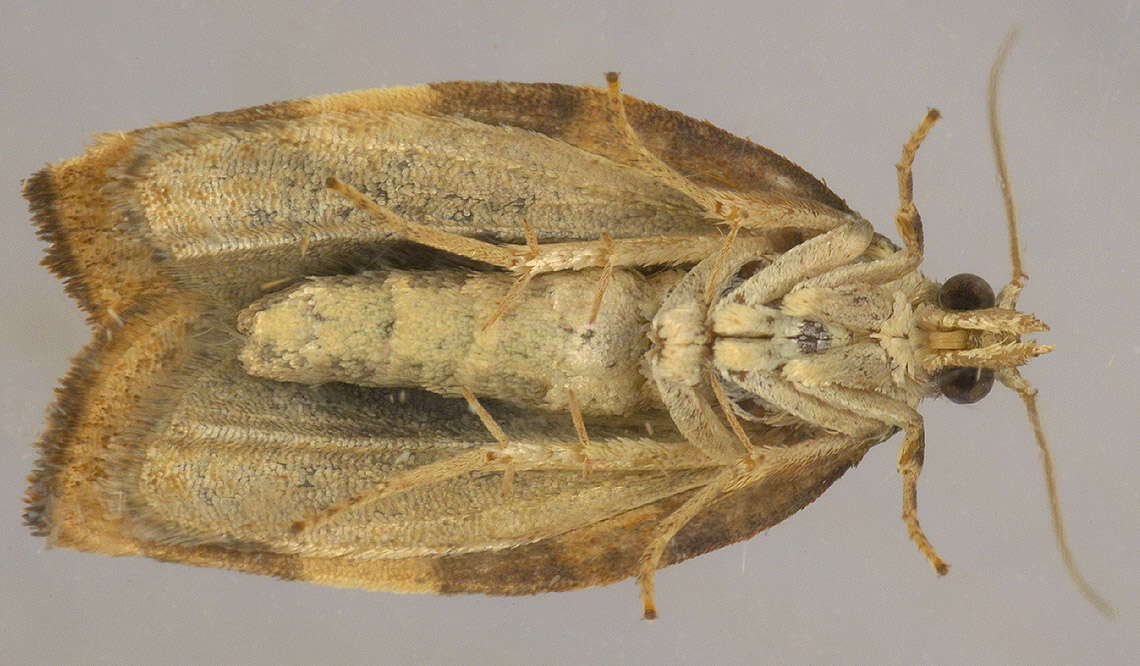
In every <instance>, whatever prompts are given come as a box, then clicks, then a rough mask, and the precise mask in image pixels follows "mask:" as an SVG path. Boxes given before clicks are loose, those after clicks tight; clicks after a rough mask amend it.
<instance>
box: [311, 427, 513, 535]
mask: <svg viewBox="0 0 1140 666" xmlns="http://www.w3.org/2000/svg"><path fill="white" fill-rule="evenodd" d="M495 453H496V451H495V449H494V448H479V449H476V450H474V451H470V452H468V453H463V454H460V455H457V456H454V457H452V458H448V459H446V460H441V461H439V462H436V463H432V464H430V465H424V466H423V467H418V468H416V469H413V470H411V471H409V472H406V473H404V474H400V475H397V476H396V477H394V478H393V479H392V480H391V481H388V482H387V483H380V484H377V485H375V486H373V487H372V488H369V489H368V490H365V491H364V492H362V493H359V494H357V495H353V496H352V497H349V498H347V499H344V500H341V501H339V502H336V503H334V504H331V505H329V506H328V507H327V508H325V509H324V510H323V511H321V512H320V513H318V514H317V515H315V516H312V517H310V518H307V519H304V520H298V521H296V522H294V523H293V524H292V525H291V526H290V531H291V532H293V533H294V534H300V533H302V532H305V531H308V530H311V529H313V528H316V527H320V526H321V525H323V524H325V523H327V522H329V521H330V520H332V519H333V518H336V517H337V516H338V515H340V514H341V513H344V512H345V511H348V510H350V509H354V508H357V507H361V506H366V505H368V504H372V503H373V502H378V501H380V500H382V499H384V498H385V497H390V496H391V495H395V494H397V493H402V492H404V491H406V490H411V489H412V488H418V487H420V486H426V485H431V484H433V483H439V482H441V481H446V480H448V479H454V478H455V477H457V476H460V475H463V474H467V473H468V472H474V471H476V470H481V469H486V468H487V467H488V464H489V463H492V462H494V461H495Z"/></svg>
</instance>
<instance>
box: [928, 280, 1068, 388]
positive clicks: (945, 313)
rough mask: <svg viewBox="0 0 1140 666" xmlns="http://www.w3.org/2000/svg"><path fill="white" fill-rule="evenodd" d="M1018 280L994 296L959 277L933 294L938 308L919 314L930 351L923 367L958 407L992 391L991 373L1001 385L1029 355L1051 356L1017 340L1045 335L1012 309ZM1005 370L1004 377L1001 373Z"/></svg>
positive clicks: (982, 284)
mask: <svg viewBox="0 0 1140 666" xmlns="http://www.w3.org/2000/svg"><path fill="white" fill-rule="evenodd" d="M1022 284H1023V276H1019V279H1016V280H1013V281H1011V282H1010V284H1008V285H1006V286H1005V287H1004V288H1003V289H1002V291H1001V294H1000V297H999V296H995V294H994V290H993V289H992V288H991V287H990V285H989V284H988V283H987V282H986V281H985V280H983V279H982V278H980V277H978V276H977V275H973V274H971V273H960V274H958V275H955V276H954V277H952V278H950V279H949V280H947V281H946V282H944V283H942V285H941V286H940V287H939V289H938V296H937V303H934V304H928V305H927V306H926V307H924V308H922V309H921V310H920V312H919V326H920V327H921V328H922V329H924V330H925V331H926V334H927V342H928V350H929V352H928V353H927V354H926V356H925V357H924V358H923V365H924V367H925V369H926V371H927V372H928V373H930V375H931V376H932V377H934V381H935V383H936V384H937V386H938V390H939V392H941V393H942V395H944V396H946V397H947V398H949V399H950V400H952V401H954V402H957V403H973V402H977V401H979V400H981V399H982V398H984V397H985V396H986V394H988V393H989V391H990V388H991V387H992V386H993V383H994V377H995V372H1001V373H1002V377H1003V383H1006V384H1010V382H1009V381H1005V380H1006V378H1007V376H1008V378H1009V379H1012V375H1011V374H1010V373H1016V371H1015V370H1013V368H1016V367H1017V366H1019V365H1021V364H1023V363H1025V362H1026V361H1028V360H1029V359H1031V358H1033V357H1034V356H1039V355H1041V354H1044V353H1045V352H1048V351H1052V350H1053V346H1052V345H1042V344H1038V343H1037V341H1036V340H1022V336H1023V335H1026V334H1029V333H1036V332H1041V331H1047V330H1049V327H1048V326H1046V325H1045V324H1044V323H1042V322H1041V320H1039V319H1037V318H1036V317H1034V316H1033V315H1029V314H1025V313H1022V312H1019V311H1018V310H1017V309H1016V305H1017V295H1018V293H1019V292H1020V291H1021V285H1022ZM1002 371H1005V372H1002Z"/></svg>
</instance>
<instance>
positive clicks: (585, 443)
mask: <svg viewBox="0 0 1140 666" xmlns="http://www.w3.org/2000/svg"><path fill="white" fill-rule="evenodd" d="M567 395H568V397H569V398H570V418H571V419H572V420H573V421H574V431H575V432H577V433H578V444H579V445H580V446H581V447H582V472H583V476H585V477H589V476H590V471H591V469H592V467H593V461H591V460H590V454H589V453H588V451H589V450H590V435H589V433H587V432H586V419H584V418H583V417H582V408H581V407H580V406H579V405H578V394H577V393H575V392H574V389H568V390H567Z"/></svg>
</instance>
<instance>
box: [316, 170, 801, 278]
mask: <svg viewBox="0 0 1140 666" xmlns="http://www.w3.org/2000/svg"><path fill="white" fill-rule="evenodd" d="M326 186H327V187H328V188H329V189H331V190H333V191H335V192H337V193H339V194H341V195H343V196H345V197H346V198H348V199H349V200H350V201H352V202H353V203H354V204H355V205H356V206H357V207H358V208H360V209H361V210H364V211H365V212H367V213H368V214H370V215H372V216H374V217H376V218H377V219H379V220H381V221H383V222H384V223H385V224H386V225H388V226H389V227H391V228H392V229H393V230H395V231H397V232H399V233H400V234H402V235H404V236H406V237H407V238H408V240H411V241H413V242H416V243H420V244H421V245H426V246H428V247H433V248H436V249H438V250H443V251H445V252H450V253H452V254H457V255H459V256H461V257H467V258H469V259H473V260H475V261H481V262H483V263H486V264H491V265H492V266H498V267H500V268H505V269H507V270H509V271H511V272H513V273H515V274H516V275H523V274H526V273H527V272H531V273H534V274H535V275H537V274H540V273H553V272H557V271H566V270H574V271H577V270H583V269H586V268H605V267H606V266H607V265H608V264H610V263H612V264H613V266H614V267H615V268H623V267H631V266H632V267H641V266H675V265H680V264H689V263H696V262H698V261H700V260H702V259H704V258H705V257H707V256H709V255H710V254H713V253H715V252H716V251H717V249H718V248H720V247H721V244H722V240H721V239H720V237H719V236H716V235H705V236H688V237H685V236H668V237H657V238H617V239H611V240H610V241H608V242H607V241H605V240H602V239H599V240H597V241H578V242H565V243H548V244H546V245H541V246H536V245H534V244H530V243H528V244H527V245H514V244H503V245H496V244H494V243H487V242H484V241H480V240H476V239H474V238H468V237H466V236H462V235H460V234H455V233H451V232H448V231H441V230H439V229H436V228H434V227H431V226H428V225H426V224H419V223H417V222H412V221H411V220H406V219H404V218H403V217H401V216H400V215H397V214H396V213H394V212H393V211H391V210H388V209H387V208H384V207H383V206H381V205H379V204H377V203H376V202H374V201H372V200H371V199H369V198H368V197H367V196H365V195H364V194H363V193H362V192H360V190H358V189H356V188H355V187H353V186H352V185H349V184H348V183H345V182H342V181H340V180H338V179H337V178H335V177H330V178H329V179H328V180H327V182H326ZM744 241H748V242H749V245H748V247H749V248H750V249H751V250H752V251H753V252H756V253H757V254H762V253H764V252H774V251H778V250H779V249H781V248H778V247H777V246H776V244H775V243H773V242H772V241H771V240H770V239H766V238H763V237H760V236H755V237H750V238H747V239H740V240H739V241H738V242H737V243H738V244H740V243H742V242H744Z"/></svg>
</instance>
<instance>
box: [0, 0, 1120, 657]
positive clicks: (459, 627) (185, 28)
mask: <svg viewBox="0 0 1140 666" xmlns="http://www.w3.org/2000/svg"><path fill="white" fill-rule="evenodd" d="M1066 4H1068V3H1062V2H1055V3H1048V4H1043V5H1035V4H1032V3H1019V2H1013V3H992V2H962V3H948V2H930V3H911V2H905V3H903V2H899V3H858V2H854V3H853V2H845V3H836V4H834V5H826V4H823V5H816V4H811V3H808V4H804V3H797V4H796V5H790V4H777V3H753V2H738V3H730V4H723V5H712V4H709V5H707V6H704V5H702V4H700V3H678V4H677V5H675V6H668V5H660V6H657V5H653V4H651V3H646V2H637V3H632V4H628V5H626V4H624V3H595V2H586V1H580V2H576V3H573V4H572V5H570V6H567V7H564V8H560V9H552V8H545V7H539V6H537V4H534V5H532V4H531V3H509V2H504V3H499V4H486V5H476V4H475V3H471V4H460V3H454V4H441V5H435V6H418V3H416V4H413V3H408V4H384V3H376V4H370V5H368V7H367V8H357V7H354V6H352V5H351V4H349V3H345V4H327V5H321V6H319V7H304V6H301V5H298V4H293V3H277V2H250V3H217V4H214V3H209V4H201V5H195V4H194V3H179V6H178V7H177V8H168V7H159V6H157V5H155V6H150V5H135V4H131V3H91V5H90V6H86V5H83V6H80V5H79V4H78V3H66V4H63V3H60V4H57V5H54V6H53V4H52V3H36V4H35V5H32V4H31V3H28V4H26V5H25V4H23V3H20V4H19V5H17V4H16V3H5V5H6V6H5V7H4V8H3V11H2V15H3V21H2V24H0V49H2V51H3V57H2V58H0V63H2V66H3V68H4V71H3V75H2V76H0V96H2V99H3V100H4V104H3V105H2V108H0V114H3V120H2V122H0V127H2V128H3V132H4V134H3V146H2V148H0V154H2V155H3V156H4V159H3V160H2V162H0V169H2V170H3V174H2V175H0V183H2V184H3V188H2V189H0V192H3V196H0V205H3V210H4V214H3V224H4V225H5V226H4V242H3V243H0V253H2V259H0V266H2V270H3V288H2V289H0V298H2V299H3V300H2V302H0V311H2V312H3V321H2V323H0V336H2V341H0V350H2V352H0V353H2V362H3V366H2V369H0V371H2V373H3V377H4V381H3V385H2V386H3V389H2V391H3V393H2V394H0V405H2V406H3V409H4V418H3V419H2V420H0V424H2V428H3V431H2V432H3V445H2V446H0V455H2V456H3V458H2V461H0V507H3V509H4V510H3V511H0V531H2V533H3V538H2V540H0V543H2V548H3V551H2V552H3V556H2V557H3V565H2V567H0V589H2V590H3V603H0V662H4V663H28V662H80V661H82V662H107V663H110V662H127V663H141V662H214V661H220V662H262V663H265V662H282V663H302V662H309V661H318V660H320V661H332V662H371V661H393V662H410V661H427V662H443V661H464V662H495V663H507V662H531V661H541V662H563V661H592V662H649V661H653V662H658V663H662V662H664V663H669V662H687V661H697V660H701V661H710V662H711V661H716V662H743V661H746V660H747V661H750V662H761V663H765V662H788V663H794V662H801V663H805V662H814V663H821V662H837V661H842V662H853V663H888V662H895V663H915V662H959V663H963V662H989V663H1003V662H1004V663H1008V662H1023V663H1024V662H1038V663H1066V662H1068V663H1074V662H1084V663H1094V662H1097V663H1124V662H1126V661H1130V658H1129V657H1128V655H1129V654H1131V655H1132V659H1134V658H1135V656H1136V654H1137V648H1138V646H1140V643H1138V641H1140V639H1138V638H1137V635H1138V626H1140V625H1138V622H1137V617H1138V613H1140V585H1138V581H1140V575H1138V574H1137V555H1140V491H1138V490H1137V488H1138V487H1140V485H1138V484H1137V472H1138V471H1140V450H1138V447H1137V439H1138V438H1137V431H1138V428H1140V420H1138V417H1137V388H1138V386H1137V379H1136V378H1137V376H1138V373H1140V338H1138V337H1137V336H1138V335H1140V316H1138V315H1137V300H1138V299H1137V288H1136V282H1135V281H1136V273H1137V271H1136V269H1137V235H1138V234H1137V210H1140V194H1138V191H1140V187H1138V185H1140V183H1138V181H1137V174H1138V173H1140V141H1138V138H1137V137H1138V130H1140V120H1138V118H1140V111H1138V109H1140V74H1138V72H1140V8H1138V7H1137V6H1136V4H1135V3H1124V2H1122V3H1113V2H1094V3H1087V4H1086V6H1084V7H1082V8H1079V9H1069V8H1066V7H1064V6H1063V5H1066ZM954 5H957V6H954ZM1014 24H1016V25H1019V26H1020V27H1021V28H1022V29H1023V30H1022V38H1021V40H1020V42H1019V44H1018V46H1017V47H1016V49H1015V51H1014V52H1013V55H1012V59H1011V62H1010V64H1009V68H1008V70H1007V77H1006V80H1005V88H1004V91H1003V93H1002V96H1001V105H1002V109H1003V112H1004V127H1005V131H1006V139H1007V149H1008V154H1009V159H1010V167H1011V173H1012V178H1013V186H1014V191H1015V194H1016V195H1017V198H1018V204H1019V206H1020V212H1021V215H1022V225H1023V226H1022V231H1023V234H1024V245H1025V260H1026V267H1027V270H1028V272H1029V273H1030V274H1031V275H1032V276H1033V280H1032V281H1031V283H1030V285H1029V287H1028V289H1027V290H1026V292H1025V294H1024V296H1023V298H1022V305H1023V306H1024V309H1026V310H1029V311H1034V312H1036V313H1037V314H1039V315H1040V316H1041V317H1042V318H1044V319H1045V320H1046V321H1048V322H1050V323H1051V324H1052V326H1053V331H1052V332H1051V333H1048V334H1046V335H1044V336H1042V340H1043V341H1048V342H1051V343H1054V344H1056V345H1057V346H1058V351H1056V352H1055V353H1053V354H1051V355H1049V356H1047V357H1044V358H1042V359H1039V360H1037V361H1036V362H1035V363H1034V364H1033V365H1032V366H1031V367H1029V368H1028V370H1027V372H1026V375H1027V377H1029V378H1030V380H1031V381H1033V382H1035V383H1036V384H1037V385H1038V386H1039V387H1040V389H1041V396H1042V397H1041V406H1042V411H1043V414H1044V419H1045V424H1046V428H1047V431H1048V433H1049V436H1050V438H1051V441H1052V443H1053V446H1054V450H1055V455H1056V462H1057V467H1058V471H1059V482H1060V489H1061V497H1062V501H1063V506H1064V511H1065V515H1066V517H1067V519H1068V527H1069V531H1070V534H1071V537H1072V541H1073V544H1074V548H1075V551H1076V554H1077V558H1078V561H1079V562H1080V563H1081V564H1082V566H1083V567H1084V570H1085V571H1086V572H1087V574H1088V576H1089V578H1090V579H1091V580H1092V581H1093V582H1094V584H1095V585H1096V586H1097V587H1098V588H1100V589H1101V590H1102V591H1103V592H1104V593H1105V594H1106V595H1107V596H1108V597H1109V598H1110V599H1111V600H1112V601H1113V602H1114V603H1115V604H1116V606H1117V607H1118V610H1119V611H1120V616H1119V617H1118V618H1117V619H1116V620H1115V621H1113V622H1109V621H1106V620H1105V619H1104V618H1102V617H1100V616H1099V615H1097V614H1096V613H1095V612H1094V611H1093V610H1092V609H1091V608H1090V607H1089V606H1088V605H1087V604H1085V603H1084V602H1083V601H1082V599H1081V598H1080V597H1079V596H1078V595H1077V594H1076V592H1075V591H1074V588H1073V586H1072V585H1071V584H1070V583H1069V581H1068V579H1067V578H1066V576H1065V573H1064V570H1063V569H1062V567H1061V563H1060V558H1059V556H1058V554H1057V551H1056V550H1055V548H1054V546H1053V541H1052V535H1051V533H1050V529H1049V522H1048V510H1047V505H1046V500H1045V496H1044V493H1043V483H1042V477H1041V472H1040V468H1039V464H1038V454H1037V452H1036V451H1035V449H1034V445H1033V442H1032V439H1031V435H1030V431H1029V426H1028V424H1027V422H1026V420H1025V417H1024V416H1023V412H1022V409H1021V407H1020V403H1019V401H1018V400H1017V399H1016V397H1015V396H1013V395H1012V394H1011V393H1010V392H1008V391H1005V390H1001V389H995V390H994V393H993V395H992V396H991V397H990V398H989V399H988V400H986V401H983V402H981V403H979V404H977V405H974V406H969V407H956V406H954V405H951V404H949V403H947V402H945V401H942V402H939V403H936V404H928V405H925V406H924V408H923V411H924V413H925V415H926V419H927V420H926V427H927V462H926V470H925V473H924V475H923V477H922V480H921V482H920V493H921V516H922V520H923V525H924V526H925V527H926V529H927V533H928V534H929V535H930V537H931V539H932V540H933V541H934V543H935V544H936V545H937V546H938V548H939V549H940V550H941V551H942V553H943V554H944V555H945V556H946V557H947V558H948V559H949V561H950V562H951V564H952V565H953V568H952V570H951V572H950V575H949V576H948V577H946V578H945V579H941V580H940V579H937V578H936V577H935V576H934V574H933V573H932V572H931V571H930V569H929V567H928V566H927V564H926V563H925V561H924V560H923V559H922V558H921V557H920V556H919V555H918V553H917V552H916V551H915V549H914V547H913V546H911V544H910V542H909V541H908V540H907V538H906V533H905V530H904V529H903V525H902V522H901V521H900V520H899V517H898V514H899V506H900V499H899V498H900V490H899V487H900V484H899V480H898V478H897V477H896V474H895V471H894V459H895V453H896V450H897V444H898V440H897V439H895V440H892V441H891V442H889V443H886V444H883V445H881V446H879V447H878V448H877V449H875V450H874V451H872V452H871V454H870V455H868V456H867V458H866V459H865V461H864V462H863V463H862V465H861V466H860V467H859V468H858V469H857V470H854V471H852V472H850V473H849V474H848V476H847V477H846V478H844V479H843V480H841V481H840V482H839V483H838V484H836V486H835V487H834V488H833V489H832V490H830V491H829V492H828V493H827V494H826V495H825V496H824V497H823V498H822V499H821V500H819V501H818V502H817V503H816V504H814V505H813V506H811V507H810V508H809V509H808V510H806V511H804V512H803V513H801V514H799V515H797V516H795V517H793V518H792V519H790V520H788V521H787V522H785V523H784V524H781V525H779V526H777V527H776V528H774V529H772V530H771V531H770V532H768V533H767V534H765V535H762V536H760V537H758V538H756V539H754V540H752V541H750V542H748V543H744V544H740V545H737V546H735V547H731V548H726V549H724V550H721V551H719V552H716V553H713V554H710V555H707V556H704V557H701V558H698V559H696V560H693V561H690V562H688V563H685V564H683V565H680V566H677V567H673V568H671V569H669V570H666V571H664V572H662V573H661V574H660V575H659V577H658V589H659V596H658V602H659V606H660V608H661V611H662V614H663V617H662V619H661V620H659V621H657V622H655V623H645V622H642V621H641V620H639V619H638V601H637V594H636V590H635V586H634V584H633V583H632V582H628V581H627V582H623V583H619V584H616V585H612V586H610V587H607V588H603V589H593V590H586V591H581V592H574V593H566V594H558V595H544V596H540V597H534V598H507V599H502V598H487V597H457V598H434V597H422V596H421V597H405V596H398V595H391V594H383V593H366V592H361V591H353V590H337V589H331V588H322V587H317V586H313V585H307V584H300V583H284V582H279V581H276V580H272V579H267V578H259V577H255V576H249V575H245V574H238V573H231V572H225V571H218V570H210V569H197V568H192V567H187V566H179V565H172V564H162V563H158V562H152V561H148V560H142V559H135V558H124V559H112V558H108V557H101V556H95V555H85V554H79V553H75V552H71V551H66V550H46V551H45V549H44V546H43V543H42V542H41V541H40V540H38V539H34V538H32V537H31V536H29V534H28V532H27V530H26V529H25V528H24V527H23V526H22V525H21V520H20V511H21V501H20V498H21V495H22V493H23V490H24V481H23V477H24V475H25V474H26V473H27V472H28V471H29V470H30V469H31V467H32V464H33V460H34V458H35V455H36V454H35V452H34V451H33V447H32V443H33V442H34V441H35V439H36V437H37V435H38V433H39V431H40V429H41V427H42V423H43V414H44V411H45V408H46V406H47V405H48V404H49V403H50V402H51V400H52V390H53V388H54V387H55V385H56V378H57V377H59V376H60V375H62V373H63V372H64V371H65V370H66V367H67V357H68V355H69V354H72V353H74V352H75V351H77V350H78V349H79V348H80V347H81V346H82V345H83V344H84V343H85V342H86V341H87V339H88V336H89V333H88V332H87V330H86V328H85V326H84V324H83V320H82V317H81V316H80V314H79V312H78V310H77V309H76V308H75V307H74V306H73V304H72V303H71V302H69V300H68V299H67V298H66V297H65V296H64V295H63V293H62V290H61V286H60V284H59V283H58V282H57V281H56V280H55V279H54V278H52V277H51V276H50V275H49V274H48V273H47V272H46V271H45V270H44V269H42V268H41V267H39V266H37V262H38V260H39V258H40V256H41V255H42V251H43V247H42V245H41V244H40V243H39V242H38V241H37V240H36V239H35V237H34V235H33V232H32V228H31V226H30V224H29V223H28V215H27V211H26V208H25V204H24V202H23V201H22V200H21V199H20V197H19V181H20V179H21V178H23V177H25V176H26V175H28V174H29V173H31V172H32V171H33V170H35V169H37V168H39V167H40V166H41V165H42V164H43V163H45V162H47V161H55V160H58V159H62V158H65V157H70V156H72V155H76V154H78V153H79V152H81V150H82V146H83V142H84V141H85V140H86V138H87V137H88V136H89V135H90V134H91V133H93V132H96V131H106V130H116V129H129V128H133V127H138V126H142V125H147V124H150V123H154V122H158V121H165V120H177V119H181V118H185V117H188V116H191V115H195V114H200V113H206V112H210V111H219V110H226V109H233V108H238V107H243V106H248V105H253V104H258V103H262V102H268V101H272V100H278V99H287V98H293V97H302V96H306V95H313V94H318V93H327V92H339V91H343V90H351V89H356V88H364V87H378V86H388V85H395V84H410V83H420V82H427V81H437V80H450V79H507V80H518V81H559V82H565V83H575V84H600V83H601V81H602V72H603V71H606V70H609V69H617V70H620V71H621V72H622V73H623V77H624V84H625V87H626V91H627V92H629V93H630V94H633V95H635V96H638V97H641V98H644V99H648V100H651V101H654V102H657V103H660V104H663V105H665V106H667V107H670V108H673V109H677V110H680V111H683V112H685V113H688V114H690V115H693V116H696V117H698V118H707V119H709V120H711V121H712V122H714V123H715V124H717V125H719V126H721V127H723V128H725V129H728V130H730V131H732V132H735V133H737V134H740V135H747V136H750V137H752V138H753V139H754V140H756V141H758V142H760V143H762V144H764V145H766V146H768V147H770V148H772V149H773V150H775V151H777V152H779V153H781V154H783V155H786V156H788V157H790V158H791V159H793V160H794V161H796V162H798V163H799V164H801V165H802V166H804V167H805V168H806V169H808V170H809V171H811V172H812V173H814V174H816V175H817V176H819V177H821V178H825V179H826V180H827V182H828V183H829V184H830V185H831V187H832V188H833V189H834V190H835V191H836V192H838V193H839V194H840V195H841V196H844V197H846V198H847V200H848V202H849V203H850V204H851V205H852V206H853V207H854V208H856V209H857V210H859V211H861V212H862V213H863V214H864V215H865V216H866V217H867V218H868V219H870V220H872V221H873V222H875V224H876V226H878V227H879V228H880V229H881V230H885V231H887V232H888V233H890V234H891V235H893V223H892V215H893V212H894V207H895V204H896V201H897V199H896V190H895V172H894V167H893V165H894V162H895V160H896V159H897V156H898V152H899V148H900V146H901V144H902V141H903V140H904V139H905V137H906V136H907V134H908V132H910V130H911V128H912V127H913V126H914V125H915V124H916V123H917V122H918V120H919V119H920V118H921V116H922V114H923V113H924V111H925V110H926V108H927V106H937V107H939V108H940V109H941V110H942V112H943V113H944V116H945V119H944V120H943V122H942V123H940V124H939V126H938V127H937V128H936V129H935V131H934V133H933V135H932V136H931V137H930V139H929V141H928V142H927V144H926V145H925V146H924V148H923V150H922V151H921V152H920V154H919V157H918V162H917V166H916V174H917V186H916V187H917V190H916V191H917V200H918V205H919V207H920V209H921V211H922V212H923V214H924V219H925V220H926V229H927V243H928V246H927V248H928V259H927V261H926V264H925V269H926V271H927V272H928V273H929V274H931V275H933V276H937V277H940V278H941V277H945V276H948V275H950V274H952V273H956V272H959V271H973V272H977V273H980V274H982V275H984V276H986V277H987V278H989V279H990V280H991V281H992V282H994V283H996V284H1001V283H1004V281H1005V280H1006V279H1007V276H1008V271H1009V268H1008V259H1007V257H1006V251H1005V243H1006V239H1005V231H1004V226H1003V221H1002V208H1001V202H1000V199H999V197H998V193H997V189H996V187H995V183H994V180H995V179H994V173H993V166H992V161H991V157H990V149H989V143H988V141H989V140H988V137H987V134H986V128H985V107H984V104H985V95H984V91H985V81H986V74H987V70H988V67H989V65H990V63H991V61H992V58H993V55H994V52H995V50H996V48H997V46H998V44H999V43H1000V41H1001V39H1002V36H1003V34H1004V33H1005V31H1006V30H1007V29H1008V28H1009V27H1010V26H1011V25H1014Z"/></svg>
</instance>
